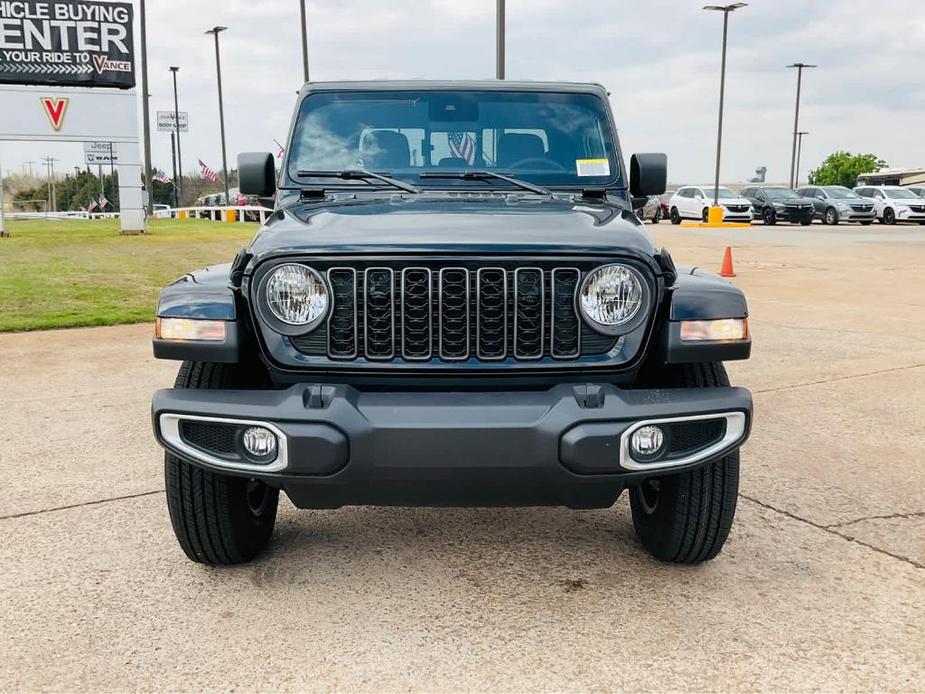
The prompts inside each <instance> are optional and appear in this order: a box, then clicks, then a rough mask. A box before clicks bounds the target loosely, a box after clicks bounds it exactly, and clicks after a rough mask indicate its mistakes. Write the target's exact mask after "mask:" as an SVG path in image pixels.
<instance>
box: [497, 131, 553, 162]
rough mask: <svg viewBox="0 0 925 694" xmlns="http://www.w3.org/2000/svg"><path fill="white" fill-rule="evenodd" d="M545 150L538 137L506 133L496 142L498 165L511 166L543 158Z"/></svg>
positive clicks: (541, 140)
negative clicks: (522, 161) (527, 160)
mask: <svg viewBox="0 0 925 694" xmlns="http://www.w3.org/2000/svg"><path fill="white" fill-rule="evenodd" d="M545 155H546V149H545V148H544V147H543V139H542V138H541V137H540V136H539V135H530V134H528V133H507V134H505V135H502V136H501V137H500V139H499V140H498V165H499V166H511V164H516V163H517V162H519V161H521V160H523V159H533V158H535V157H540V158H543V157H544V156H545Z"/></svg>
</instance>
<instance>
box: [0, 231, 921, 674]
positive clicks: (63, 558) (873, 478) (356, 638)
mask: <svg viewBox="0 0 925 694" xmlns="http://www.w3.org/2000/svg"><path fill="white" fill-rule="evenodd" d="M654 231H655V234H656V236H657V238H658V240H659V241H660V242H661V243H662V244H663V245H666V246H668V247H669V248H670V249H671V250H672V253H673V255H674V257H675V259H676V261H677V262H679V263H685V264H698V265H702V266H704V267H708V268H710V269H714V270H716V269H718V268H719V265H720V261H721V259H722V249H723V247H724V246H726V245H732V246H733V247H734V258H735V264H736V270H737V271H738V273H739V276H738V277H737V278H736V279H735V280H734V281H735V282H736V283H737V284H738V285H739V286H741V287H743V289H745V291H746V292H747V294H748V296H749V301H750V306H751V311H752V318H751V327H752V332H753V335H754V338H755V352H754V354H755V356H754V358H753V359H752V360H751V361H749V362H747V363H742V364H732V365H730V373H731V375H732V378H733V380H734V381H735V382H737V383H738V384H741V385H745V386H747V387H749V388H751V389H753V391H754V393H755V398H756V408H757V419H756V425H755V430H754V434H753V437H752V439H751V441H750V442H749V444H748V445H747V446H746V449H745V451H744V453H743V477H742V488H741V497H740V504H739V511H738V515H737V518H736V523H735V525H734V527H733V531H732V535H731V537H730V539H729V542H728V544H727V545H726V549H725V550H724V552H723V553H722V554H721V555H720V557H719V558H718V559H717V560H715V561H713V562H711V563H709V564H707V565H704V566H701V567H695V568H689V567H675V566H666V565H662V564H659V563H656V562H654V561H652V560H651V559H650V558H649V557H648V556H647V555H646V554H645V553H644V552H643V550H642V549H641V548H640V547H639V545H638V544H637V542H636V540H635V538H634V537H633V532H632V526H631V521H630V518H629V513H628V508H627V503H626V499H625V497H624V498H623V499H621V500H620V501H619V502H618V504H617V506H616V507H614V508H613V509H609V510H606V511H569V510H564V509H511V510H507V509H500V510H435V509H383V508H348V509H341V510H338V511H326V512H300V511H297V510H295V509H293V508H292V507H291V505H290V504H288V502H283V503H282V505H281V513H280V517H279V521H278V524H277V531H276V535H275V537H274V543H273V546H272V549H271V551H270V552H269V553H268V554H267V555H266V556H265V557H262V558H261V559H259V560H258V561H256V562H254V563H253V564H251V565H249V566H244V567H237V568H232V569H223V570H216V569H207V568H203V567H200V566H197V565H194V564H191V563H189V562H188V561H186V559H185V558H184V557H183V555H182V553H181V552H180V550H179V548H178V547H177V546H176V543H175V540H174V538H173V535H172V532H171V529H170V523H169V519H168V517H167V512H166V508H165V502H164V496H163V492H162V490H163V480H162V469H161V455H160V453H159V450H158V448H157V446H156V445H155V444H154V442H153V440H152V438H151V434H150V424H149V420H148V407H149V402H150V395H151V392H152V391H153V390H154V389H155V388H158V387H163V386H165V385H168V384H169V383H170V382H171V381H172V378H173V375H174V373H175V370H176V367H175V365H173V364H170V363H164V362H156V361H154V360H153V359H152V358H151V356H150V346H149V336H150V332H151V328H150V326H147V325H142V326H125V327H118V328H97V329H80V330H67V331H54V332H46V333H29V334H7V335H0V394H2V395H0V484H2V488H3V489H4V491H5V493H4V494H3V495H2V496H0V567H2V570H0V596H2V598H0V654H2V656H0V691H9V690H34V689H46V690H49V689H52V690H75V689H83V690H86V689H93V690H127V689H146V690H152V689H158V690H165V689H202V688H210V689H240V690H256V689H260V690H266V689H285V690H303V691H304V690H330V689H339V690H362V691H383V690H388V691H394V690H399V689H401V690H407V689H427V690H441V691H442V690H487V689H501V690H526V689H536V690H545V691H552V690H556V691H559V690H569V691H587V690H612V689H646V690H653V689H657V690H665V689H701V690H702V689H711V690H778V691H779V690H809V689H826V690H834V689H842V690H844V689H851V690H861V689H863V690H871V689H877V690H891V691H916V690H919V691H921V690H925V540H923V538H925V466H923V464H922V461H923V459H925V416H923V415H925V293H923V292H922V291H921V286H920V281H919V278H920V276H921V273H922V270H923V264H925V244H923V243H922V241H923V239H925V229H919V228H913V227H901V228H896V229H889V230H886V229H882V230H881V229H878V228H876V227H873V228H871V229H864V230H863V231H861V230H860V229H859V228H851V227H839V228H838V229H836V230H832V229H826V228H825V227H820V226H814V227H812V228H811V229H809V230H806V229H803V228H798V229H794V230H790V229H787V228H777V229H762V228H759V227H755V228H754V229H746V230H736V231H734V232H732V231H701V230H680V229H677V228H672V227H670V226H668V225H661V226H659V227H657V228H655V229H654Z"/></svg>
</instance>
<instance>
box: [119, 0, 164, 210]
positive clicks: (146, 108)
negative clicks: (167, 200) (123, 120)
mask: <svg viewBox="0 0 925 694" xmlns="http://www.w3.org/2000/svg"><path fill="white" fill-rule="evenodd" d="M139 3H140V5H139V10H140V15H141V16H140V18H139V21H140V22H141V113H142V115H141V118H142V136H143V137H144V140H145V166H144V179H145V192H146V193H147V198H148V200H147V202H146V203H145V214H146V215H147V216H148V217H151V216H153V215H154V190H153V187H152V185H151V109H150V105H149V103H148V100H149V97H150V95H149V94H148V23H147V20H146V17H145V0H139ZM111 147H112V146H111V145H110V149H111ZM113 197H115V196H113Z"/></svg>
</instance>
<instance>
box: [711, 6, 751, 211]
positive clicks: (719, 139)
mask: <svg viewBox="0 0 925 694" xmlns="http://www.w3.org/2000/svg"><path fill="white" fill-rule="evenodd" d="M743 7H748V3H747V2H734V3H732V4H731V5H707V6H705V7H704V8H703V9H705V10H711V11H714V12H722V13H723V63H722V68H721V70H720V78H719V127H718V129H717V135H716V178H715V181H714V186H713V207H719V163H720V157H721V154H722V151H723V105H724V101H725V98H726V42H727V38H728V36H729V13H730V12H735V11H736V10H738V9H741V8H743Z"/></svg>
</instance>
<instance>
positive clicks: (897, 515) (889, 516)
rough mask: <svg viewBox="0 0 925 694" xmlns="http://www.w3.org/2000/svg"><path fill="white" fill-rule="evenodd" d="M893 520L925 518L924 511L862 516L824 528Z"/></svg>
mask: <svg viewBox="0 0 925 694" xmlns="http://www.w3.org/2000/svg"><path fill="white" fill-rule="evenodd" d="M894 518H903V519H907V518H925V511H913V512H912V513H890V514H887V515H885V516H864V517H863V518H856V519H855V520H850V521H843V522H841V523H832V524H830V525H827V526H825V527H826V528H829V529H831V528H844V527H846V526H848V525H854V524H855V523H863V522H864V521H873V520H893V519H894Z"/></svg>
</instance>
